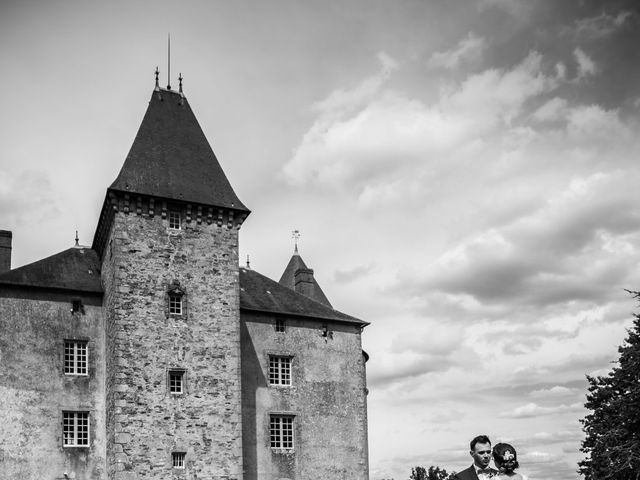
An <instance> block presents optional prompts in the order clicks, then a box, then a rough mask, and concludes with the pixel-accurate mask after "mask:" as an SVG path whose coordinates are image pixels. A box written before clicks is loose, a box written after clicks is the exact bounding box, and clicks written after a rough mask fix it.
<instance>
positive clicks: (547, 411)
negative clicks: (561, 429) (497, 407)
mask: <svg viewBox="0 0 640 480" xmlns="http://www.w3.org/2000/svg"><path fill="white" fill-rule="evenodd" d="M583 409H584V407H583V406H582V404H581V403H573V404H571V405H564V404H563V405H557V406H554V407H541V406H539V405H538V404H536V403H527V404H526V405H523V406H521V407H517V408H515V409H513V410H512V411H511V412H506V413H502V414H500V416H501V417H508V418H532V417H539V416H541V415H556V414H559V413H567V412H580V411H582V410H583Z"/></svg>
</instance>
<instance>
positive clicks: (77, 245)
mask: <svg viewBox="0 0 640 480" xmlns="http://www.w3.org/2000/svg"><path fill="white" fill-rule="evenodd" d="M79 246H80V239H79V238H78V230H76V247H79Z"/></svg>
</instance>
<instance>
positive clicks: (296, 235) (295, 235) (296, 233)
mask: <svg viewBox="0 0 640 480" xmlns="http://www.w3.org/2000/svg"><path fill="white" fill-rule="evenodd" d="M291 238H293V241H294V242H295V248H294V250H293V253H294V254H297V253H298V239H299V238H300V230H294V231H293V232H291Z"/></svg>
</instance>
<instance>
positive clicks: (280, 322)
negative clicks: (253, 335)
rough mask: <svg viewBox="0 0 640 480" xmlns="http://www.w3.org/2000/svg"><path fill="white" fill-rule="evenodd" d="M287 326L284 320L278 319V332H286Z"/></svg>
mask: <svg viewBox="0 0 640 480" xmlns="http://www.w3.org/2000/svg"><path fill="white" fill-rule="evenodd" d="M286 328H287V326H286V324H285V323H284V319H282V318H276V332H284V331H285V330H286Z"/></svg>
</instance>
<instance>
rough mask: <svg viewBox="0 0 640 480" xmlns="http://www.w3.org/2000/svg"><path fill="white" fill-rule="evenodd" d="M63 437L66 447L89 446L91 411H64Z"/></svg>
mask: <svg viewBox="0 0 640 480" xmlns="http://www.w3.org/2000/svg"><path fill="white" fill-rule="evenodd" d="M62 438H63V446H65V447H88V446H89V412H62Z"/></svg>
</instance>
